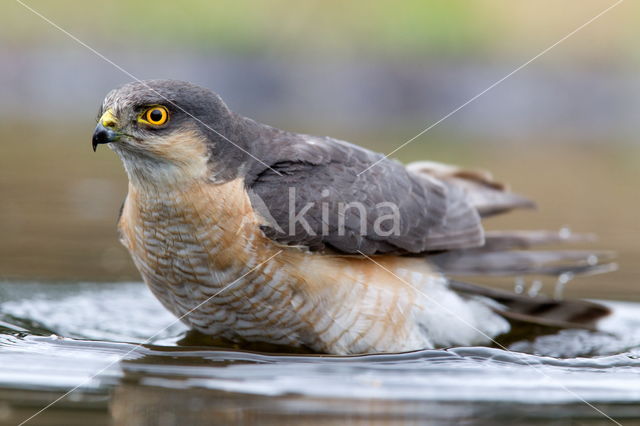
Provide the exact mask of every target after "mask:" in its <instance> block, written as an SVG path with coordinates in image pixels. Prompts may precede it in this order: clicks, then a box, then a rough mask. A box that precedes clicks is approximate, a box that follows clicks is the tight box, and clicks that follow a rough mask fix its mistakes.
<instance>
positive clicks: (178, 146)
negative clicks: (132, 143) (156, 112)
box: [113, 132, 211, 194]
mask: <svg viewBox="0 0 640 426" xmlns="http://www.w3.org/2000/svg"><path fill="white" fill-rule="evenodd" d="M144 143H145V145H146V146H145V147H144V151H146V152H144V153H138V152H136V151H134V150H130V149H126V148H124V149H123V148H120V147H118V146H114V147H113V149H114V150H115V151H116V152H117V153H118V155H119V157H120V158H121V159H122V162H123V165H124V168H125V171H126V172H127V176H128V177H129V182H130V184H131V185H132V186H134V187H135V188H136V189H138V190H139V191H140V192H143V193H144V192H149V193H152V194H158V193H164V192H167V191H169V192H172V191H184V190H185V189H186V188H187V187H191V186H193V185H196V184H198V183H201V182H204V181H207V180H208V178H209V176H210V174H211V173H210V170H209V164H208V156H207V149H206V146H205V144H204V142H203V141H202V139H201V138H199V137H197V136H196V135H194V134H193V132H184V133H180V134H178V135H173V136H171V137H166V138H153V139H148V140H146V141H145V142H144Z"/></svg>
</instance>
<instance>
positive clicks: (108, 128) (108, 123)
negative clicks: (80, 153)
mask: <svg viewBox="0 0 640 426" xmlns="http://www.w3.org/2000/svg"><path fill="white" fill-rule="evenodd" d="M117 123H118V121H117V120H116V117H115V116H114V115H113V112H112V111H111V110H110V109H109V110H107V111H106V112H105V113H104V114H102V117H100V120H98V125H97V126H96V129H95V130H94V131H93V137H92V138H91V146H92V147H93V152H95V151H96V148H97V147H98V145H99V144H101V143H110V142H116V141H117V140H118V139H120V133H118V132H116V131H115V130H113V129H114V128H115V127H116V125H117Z"/></svg>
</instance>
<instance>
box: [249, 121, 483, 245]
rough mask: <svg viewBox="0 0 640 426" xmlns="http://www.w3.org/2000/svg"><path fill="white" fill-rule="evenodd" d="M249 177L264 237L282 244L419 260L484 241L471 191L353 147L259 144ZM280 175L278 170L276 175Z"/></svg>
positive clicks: (291, 140)
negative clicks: (469, 196)
mask: <svg viewBox="0 0 640 426" xmlns="http://www.w3.org/2000/svg"><path fill="white" fill-rule="evenodd" d="M259 144H260V148H261V149H262V151H259V150H257V151H256V152H257V153H258V156H259V158H261V159H267V162H268V164H270V166H271V168H267V167H257V168H255V169H254V170H251V171H250V172H249V173H248V174H247V177H246V181H245V182H246V186H247V190H248V192H249V196H250V199H251V202H252V205H253V207H254V209H255V210H256V211H257V212H258V214H259V215H260V216H261V217H262V218H263V219H264V220H265V222H264V225H263V226H262V229H263V231H264V233H265V234H266V235H267V236H268V237H270V238H271V239H273V240H275V241H277V242H278V243H282V244H286V245H296V246H305V247H307V248H309V249H310V250H323V249H330V250H335V251H338V252H341V253H358V252H363V253H365V254H382V253H397V254H418V253H424V252H429V251H440V250H451V249H460V248H470V247H477V246H480V245H482V244H483V243H484V237H483V229H482V225H481V223H480V216H479V214H478V212H477V210H476V209H475V208H474V207H473V206H471V204H470V203H469V201H468V199H467V194H466V192H465V190H464V189H463V188H461V187H459V186H456V185H451V184H449V183H447V182H445V181H442V180H439V179H438V178H436V177H433V176H428V175H419V174H415V173H411V172H409V171H408V170H407V169H406V168H405V167H404V166H403V165H401V164H400V163H398V162H395V161H392V160H388V159H382V161H380V162H379V163H377V164H376V165H375V166H373V167H372V168H371V169H369V170H368V171H366V172H364V173H362V174H359V173H360V172H362V171H364V170H365V169H367V168H368V167H369V166H370V165H372V164H373V163H375V162H377V161H378V160H380V159H381V158H382V155H381V154H377V153H373V152H371V151H368V150H365V149H363V148H360V147H358V146H355V145H352V144H349V143H347V142H343V141H338V140H335V139H331V138H319V137H313V136H306V135H299V134H292V133H286V132H279V133H275V134H270V135H268V141H264V140H262V141H259ZM276 171H277V172H276Z"/></svg>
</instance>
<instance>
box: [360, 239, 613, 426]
mask: <svg viewBox="0 0 640 426" xmlns="http://www.w3.org/2000/svg"><path fill="white" fill-rule="evenodd" d="M358 253H360V254H361V255H362V256H364V257H365V258H366V259H368V260H370V261H371V262H373V263H375V264H376V265H378V266H379V267H380V268H382V269H383V270H385V271H387V272H388V273H390V274H391V275H393V276H394V277H396V278H397V279H398V280H400V281H401V282H403V283H404V284H406V285H408V286H409V287H411V288H413V289H414V290H415V291H417V292H418V293H420V294H422V295H423V296H424V297H426V298H427V300H429V301H430V302H432V303H433V304H435V305H437V306H438V307H439V308H441V309H443V310H445V311H447V312H448V313H449V314H450V315H452V316H453V317H455V318H457V319H458V320H459V321H460V322H462V323H463V324H465V325H466V326H468V327H470V328H472V329H473V330H475V331H477V332H478V333H480V334H482V335H483V336H484V337H486V338H487V339H489V340H490V341H491V342H493V343H494V344H496V345H497V346H498V347H500V349H503V350H505V351H507V352H510V353H514V352H513V351H511V350H509V349H507V348H506V347H504V345H502V344H500V343H498V342H497V341H495V340H494V339H493V338H492V337H490V336H488V335H487V334H486V333H484V332H483V331H482V330H479V329H478V328H476V327H475V326H473V325H472V324H469V322H467V321H466V320H464V319H463V318H461V317H460V316H459V315H458V314H456V313H455V312H453V311H452V310H450V309H449V308H447V307H446V306H444V305H442V304H440V303H439V302H438V301H437V300H435V299H433V298H432V297H429V296H428V295H427V294H426V293H424V292H423V291H421V290H420V289H419V288H417V287H416V286H414V285H413V284H411V283H410V282H408V281H406V280H404V279H403V278H401V277H400V276H398V275H397V274H396V273H394V272H393V271H391V270H390V269H388V268H386V267H385V266H384V265H381V264H380V263H378V262H376V261H375V260H373V259H372V258H371V257H369V256H367V255H366V254H364V253H363V252H361V251H360V250H358ZM523 361H524V362H525V363H526V364H527V365H528V366H529V367H532V368H533V369H534V370H536V371H537V372H538V373H540V374H541V375H542V376H544V377H546V378H547V379H550V380H551V381H552V382H553V383H555V384H556V385H558V386H559V387H560V388H561V389H563V390H565V391H567V392H568V393H569V394H570V395H572V396H574V397H576V398H578V399H579V400H580V401H582V402H584V403H585V404H587V405H588V406H589V407H591V408H593V409H594V410H595V411H597V412H598V413H600V414H602V415H603V416H604V417H606V418H607V419H608V420H611V421H612V422H613V423H614V424H616V425H618V426H622V425H621V424H620V423H618V422H617V421H615V420H614V419H612V418H611V417H609V416H608V415H607V414H606V413H605V412H603V411H602V410H600V409H599V408H598V407H596V406H594V405H593V404H591V403H589V402H588V401H587V400H585V399H584V398H582V397H581V396H580V395H578V394H577V393H575V392H574V391H572V390H571V389H569V388H567V387H566V386H565V385H563V384H562V383H559V382H558V381H557V380H556V379H555V378H553V377H552V376H549V375H548V374H546V373H545V372H544V371H542V370H540V369H539V368H537V366H535V365H534V364H531V363H529V362H528V361H527V360H526V359H524V358H523Z"/></svg>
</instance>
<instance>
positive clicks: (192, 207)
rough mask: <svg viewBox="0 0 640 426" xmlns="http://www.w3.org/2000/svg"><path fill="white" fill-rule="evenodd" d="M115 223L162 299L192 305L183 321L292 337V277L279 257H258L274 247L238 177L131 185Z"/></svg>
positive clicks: (181, 311)
mask: <svg viewBox="0 0 640 426" xmlns="http://www.w3.org/2000/svg"><path fill="white" fill-rule="evenodd" d="M119 228H120V232H121V235H122V241H123V244H124V245H125V246H126V247H127V248H128V249H129V252H130V253H131V256H132V258H133V261H134V263H135V264H136V266H137V268H138V270H139V271H140V273H141V274H142V276H143V278H144V280H145V282H146V283H147V284H148V285H149V287H150V288H151V290H152V291H153V293H154V294H155V296H156V297H157V298H158V299H159V300H160V301H161V302H162V303H163V305H164V306H165V307H166V308H167V309H169V310H170V311H172V312H173V313H174V314H175V315H177V316H178V317H180V316H182V315H185V314H186V313H187V312H189V311H191V310H193V312H191V313H189V314H188V315H186V317H185V318H184V320H183V321H184V322H187V323H188V324H189V325H191V326H192V327H194V328H196V329H198V330H199V331H202V332H205V333H207V334H214V335H218V336H222V337H228V338H231V339H234V338H237V337H241V338H244V339H255V338H260V337H262V338H265V340H268V341H270V342H272V343H280V344H288V345H292V344H295V340H296V339H297V337H296V335H297V331H296V330H297V329H298V328H299V327H300V326H301V323H300V321H299V320H298V319H297V318H296V313H295V311H294V310H292V309H291V306H290V304H291V303H292V300H293V299H294V291H293V289H294V288H295V287H296V283H295V278H294V277H293V276H287V275H285V274H284V273H283V270H282V269H281V268H280V267H279V264H278V263H277V260H278V259H274V260H272V261H267V262H266V263H264V264H261V262H264V261H265V259H269V257H270V256H271V255H272V253H271V252H275V247H272V246H271V245H270V244H268V242H267V241H266V240H265V239H264V237H263V236H262V235H261V232H260V231H259V228H258V224H257V223H256V218H255V216H254V215H253V211H252V209H251V206H250V204H249V201H248V199H247V198H246V193H245V192H244V191H243V189H242V182H240V181H232V182H228V183H225V184H221V185H198V186H194V187H192V188H190V189H188V190H184V189H183V190H181V191H170V190H169V191H165V192H152V193H148V192H142V191H140V190H139V189H137V188H133V187H130V188H129V195H128V197H127V201H126V202H125V206H124V208H123V213H122V217H121V220H120V223H119ZM227 286H229V287H228V288H226V289H225V287H227ZM212 296H213V297H212Z"/></svg>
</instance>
